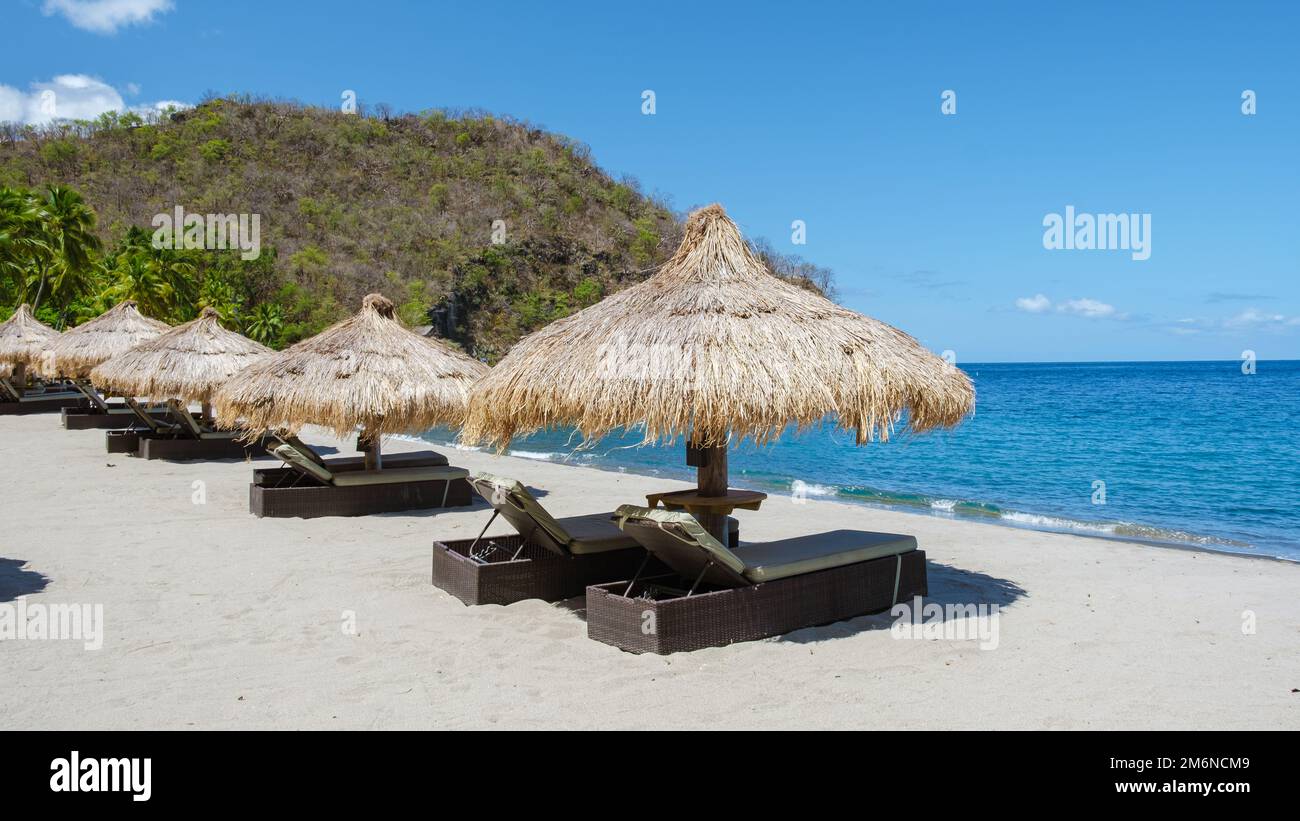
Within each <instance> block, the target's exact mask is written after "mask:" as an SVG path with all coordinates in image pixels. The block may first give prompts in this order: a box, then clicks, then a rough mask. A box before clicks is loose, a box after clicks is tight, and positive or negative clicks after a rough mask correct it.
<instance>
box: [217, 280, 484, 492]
mask: <svg viewBox="0 0 1300 821" xmlns="http://www.w3.org/2000/svg"><path fill="white" fill-rule="evenodd" d="M487 371H488V368H487V366H486V365H484V364H483V363H481V362H479V361H478V360H476V359H473V358H471V357H468V356H466V355H465V354H463V353H460V352H458V351H454V350H452V349H451V348H449V347H447V346H446V345H445V344H443V343H441V342H438V341H436V340H433V339H428V338H426V337H423V336H420V335H419V334H417V333H414V332H412V331H409V330H407V328H406V327H405V326H404V325H402V323H401V322H399V321H398V319H397V318H396V316H395V315H394V312H393V303H392V302H391V301H390V300H388V299H386V298H385V297H383V296H381V295H379V294H370V295H369V296H367V297H366V298H365V299H364V300H363V301H362V303H361V310H360V312H358V313H357V314H356V315H355V316H352V317H350V318H348V319H345V320H343V321H342V322H340V323H338V324H337V325H334V326H332V327H330V328H327V329H326V330H324V331H321V332H320V333H319V334H317V335H316V336H314V337H312V338H310V339H306V340H303V341H302V342H299V343H298V344H297V345H294V346H293V347H291V348H288V349H286V350H284V351H281V352H279V353H276V354H272V355H271V356H268V357H265V358H263V359H261V360H259V361H258V362H256V363H254V364H253V365H250V366H249V367H248V368H245V369H244V370H243V371H241V372H240V373H238V374H236V375H235V376H234V377H233V378H232V379H231V380H230V381H229V382H227V383H226V384H225V385H224V386H223V387H222V388H221V389H220V390H218V391H217V394H216V397H215V402H216V410H217V421H218V423H220V424H222V425H226V426H230V427H234V426H236V425H237V424H238V425H239V426H241V427H244V428H246V429H248V430H250V431H253V432H257V433H261V432H265V431H284V432H287V433H297V431H298V430H299V429H301V428H302V427H303V426H304V425H321V426H323V427H326V428H329V429H331V430H333V431H334V432H335V433H336V434H338V435H339V436H346V435H348V434H349V433H350V432H352V431H354V430H356V429H357V428H358V427H359V428H361V430H362V437H363V439H364V440H365V441H367V442H368V443H369V449H368V450H367V452H366V466H367V468H370V469H382V467H383V460H382V457H381V453H380V437H382V436H383V435H384V434H389V433H421V432H423V431H426V430H428V429H429V428H432V427H434V426H436V425H443V424H447V425H459V424H460V423H461V421H462V420H463V419H464V415H465V406H466V402H467V400H468V397H469V388H470V385H472V384H473V383H474V382H475V381H477V380H479V379H481V378H482V377H483V375H484V374H486V373H487Z"/></svg>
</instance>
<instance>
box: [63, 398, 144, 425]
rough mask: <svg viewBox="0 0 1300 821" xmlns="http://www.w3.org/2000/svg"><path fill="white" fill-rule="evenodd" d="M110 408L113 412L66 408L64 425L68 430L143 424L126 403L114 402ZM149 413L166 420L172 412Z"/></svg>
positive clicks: (87, 408) (97, 409)
mask: <svg viewBox="0 0 1300 821" xmlns="http://www.w3.org/2000/svg"><path fill="white" fill-rule="evenodd" d="M109 408H110V409H111V410H112V411H113V413H105V412H104V411H102V410H100V409H99V408H89V407H78V408H64V409H63V427H65V428H66V429H68V430H96V429H98V430H121V429H123V428H133V427H137V426H141V425H143V423H142V422H140V420H139V419H138V418H137V417H136V415H135V414H134V413H132V412H131V411H130V409H129V408H127V407H126V405H121V404H112V405H109ZM149 415H150V416H152V417H154V418H155V419H157V420H158V421H159V422H166V421H167V419H168V417H169V416H170V413H169V412H168V411H167V410H151V411H149Z"/></svg>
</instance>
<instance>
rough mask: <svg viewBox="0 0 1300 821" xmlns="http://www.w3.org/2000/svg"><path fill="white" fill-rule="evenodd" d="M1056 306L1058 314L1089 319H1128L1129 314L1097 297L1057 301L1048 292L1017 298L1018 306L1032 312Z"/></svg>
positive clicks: (1048, 309)
mask: <svg viewBox="0 0 1300 821" xmlns="http://www.w3.org/2000/svg"><path fill="white" fill-rule="evenodd" d="M1053 307H1055V308H1056V313H1058V314H1073V315H1075V316H1081V317H1085V318H1087V319H1128V318H1129V315H1128V314H1125V313H1120V312H1119V311H1117V310H1115V306H1114V305H1110V304H1107V303H1105V302H1102V301H1100V300H1097V299H1089V298H1088V297H1082V298H1080V299H1066V300H1062V301H1061V302H1058V303H1055V306H1053V303H1052V300H1051V299H1050V298H1049V297H1048V296H1047V295H1046V294H1034V295H1033V296H1022V297H1020V298H1019V299H1017V300H1016V308H1017V309H1019V310H1021V311H1024V312H1025V313H1030V314H1045V313H1047V312H1049V311H1051V310H1052V308H1053Z"/></svg>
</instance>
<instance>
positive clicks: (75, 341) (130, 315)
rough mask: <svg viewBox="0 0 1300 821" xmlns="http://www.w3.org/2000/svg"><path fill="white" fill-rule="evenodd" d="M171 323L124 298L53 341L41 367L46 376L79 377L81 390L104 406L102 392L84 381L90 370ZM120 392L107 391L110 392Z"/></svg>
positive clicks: (164, 328)
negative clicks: (155, 316)
mask: <svg viewBox="0 0 1300 821" xmlns="http://www.w3.org/2000/svg"><path fill="white" fill-rule="evenodd" d="M169 327H170V326H169V325H167V323H165V322H159V321H158V320H156V319H150V318H149V317H147V316H145V315H144V314H142V313H140V310H139V309H138V308H137V307H136V303H135V300H134V299H128V300H124V301H123V302H120V303H118V304H117V305H116V306H115V307H113V308H112V309H111V310H109V311H106V312H105V313H103V314H100V315H99V316H97V317H95V318H94V319H92V320H90V321H89V322H87V323H85V324H84V325H78V326H77V327H75V328H72V329H71V330H68V331H65V332H64V333H63V334H62V335H60V336H59V338H58V339H56V340H54V341H53V342H51V343H50V344H49V346H48V347H46V349H45V353H44V354H42V355H41V359H40V363H39V365H38V368H39V370H40V371H41V373H43V374H44V375H46V376H50V377H57V376H64V377H67V378H69V379H74V380H76V381H77V385H78V387H79V389H80V390H81V392H82V393H84V394H85V395H86V397H87V398H89V399H90V400H91V401H92V402H94V403H95V404H96V405H98V406H99V407H100V408H101V409H105V408H107V405H106V404H105V403H104V400H103V399H101V398H100V396H99V394H97V393H95V391H94V390H92V389H91V388H90V387H89V386H88V385H85V384H84V383H85V381H86V379H87V377H89V376H90V372H91V371H92V370H94V369H95V368H96V367H97V366H98V365H100V364H101V363H103V362H107V361H108V360H110V359H112V358H113V357H115V356H118V355H120V354H124V353H126V352H127V351H129V350H130V349H132V348H134V347H135V346H136V345H139V344H140V343H141V342H145V341H146V340H150V339H153V338H154V337H156V336H158V335H159V334H161V333H163V332H164V331H166V330H167V329H168V328H169ZM117 392H118V391H117V390H110V391H108V393H110V394H113V393H117Z"/></svg>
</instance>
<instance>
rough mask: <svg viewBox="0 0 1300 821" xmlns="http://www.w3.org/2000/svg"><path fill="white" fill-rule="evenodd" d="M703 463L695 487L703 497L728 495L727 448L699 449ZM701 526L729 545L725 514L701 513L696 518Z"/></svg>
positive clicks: (724, 446)
mask: <svg viewBox="0 0 1300 821" xmlns="http://www.w3.org/2000/svg"><path fill="white" fill-rule="evenodd" d="M699 454H700V457H701V462H700V465H699V467H697V468H696V469H695V486H696V489H697V490H699V492H700V495H701V496H726V495H727V447H726V445H723V446H722V447H703V448H700V449H699ZM696 519H698V520H699V522H700V526H701V527H703V528H704V529H705V530H707V531H709V534H710V535H711V536H713V538H715V539H717V540H718V542H719V543H721V544H723V545H725V544H727V536H728V534H727V516H726V514H725V513H700V514H699V515H698V516H696Z"/></svg>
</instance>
